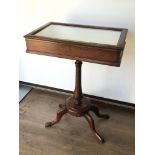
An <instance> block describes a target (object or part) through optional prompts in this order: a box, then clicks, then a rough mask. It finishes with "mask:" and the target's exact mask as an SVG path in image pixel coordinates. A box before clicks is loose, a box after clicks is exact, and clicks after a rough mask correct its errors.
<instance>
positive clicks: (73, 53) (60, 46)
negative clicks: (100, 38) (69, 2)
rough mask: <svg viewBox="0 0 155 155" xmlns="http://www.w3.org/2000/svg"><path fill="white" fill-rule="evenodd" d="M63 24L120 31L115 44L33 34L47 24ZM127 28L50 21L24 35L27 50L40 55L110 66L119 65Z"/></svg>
mask: <svg viewBox="0 0 155 155" xmlns="http://www.w3.org/2000/svg"><path fill="white" fill-rule="evenodd" d="M51 24H53V25H65V26H68V27H81V28H91V29H99V30H112V31H121V35H120V38H119V40H118V43H117V45H116V46H115V45H107V44H98V43H86V42H80V41H69V40H61V39H55V38H52V36H51V37H50V38H49V37H44V36H37V35H35V34H36V33H38V32H39V31H41V30H43V29H45V28H46V27H48V26H49V25H51ZM126 35H127V29H123V28H110V27H100V26H91V25H77V24H69V23H54V22H50V23H47V24H45V25H43V26H42V27H40V28H38V29H36V30H34V31H32V32H31V33H29V34H27V35H25V36H24V37H25V39H26V44H27V50H26V51H27V52H28V53H35V54H41V55H48V56H55V57H60V58H67V59H73V60H81V61H88V62H92V63H99V64H105V65H112V66H120V63H121V57H122V54H123V50H124V47H125V39H126Z"/></svg>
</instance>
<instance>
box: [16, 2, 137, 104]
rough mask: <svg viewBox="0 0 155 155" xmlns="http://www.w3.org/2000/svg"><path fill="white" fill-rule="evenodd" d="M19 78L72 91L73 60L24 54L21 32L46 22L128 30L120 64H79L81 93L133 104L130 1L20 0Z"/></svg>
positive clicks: (23, 41)
mask: <svg viewBox="0 0 155 155" xmlns="http://www.w3.org/2000/svg"><path fill="white" fill-rule="evenodd" d="M19 7H20V20H19V22H20V26H21V28H20V31H19V35H20V38H19V40H17V41H18V43H19V53H20V57H19V60H20V64H19V66H20V68H19V69H20V70H19V80H20V81H25V82H30V83H35V84H40V85H45V86H49V87H55V88H60V89H65V90H71V91H73V90H74V78H75V66H74V61H73V60H67V59H60V58H55V57H48V56H40V55H35V54H27V53H26V52H25V51H26V45H25V40H24V38H23V35H25V34H27V33H29V32H31V31H32V30H34V29H36V28H37V27H39V26H41V25H43V24H45V23H47V22H49V21H54V22H67V23H77V24H89V25H98V26H109V27H121V28H127V29H128V35H127V40H126V47H125V50H124V55H123V59H122V63H121V67H111V66H105V65H99V64H93V63H87V62H84V63H83V67H82V87H83V93H86V94H90V95H95V96H100V97H105V98H111V99H116V100H120V101H126V102H131V103H134V102H135V101H134V76H135V75H134V64H135V63H134V34H135V31H134V0H21V1H20V2H19Z"/></svg>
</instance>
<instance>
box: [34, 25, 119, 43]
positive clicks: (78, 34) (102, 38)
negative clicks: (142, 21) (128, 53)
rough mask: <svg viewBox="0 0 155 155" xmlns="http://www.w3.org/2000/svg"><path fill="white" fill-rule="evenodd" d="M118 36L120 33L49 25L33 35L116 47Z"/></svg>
mask: <svg viewBox="0 0 155 155" xmlns="http://www.w3.org/2000/svg"><path fill="white" fill-rule="evenodd" d="M120 34H121V31H113V30H104V29H92V28H82V27H73V26H64V25H50V26H48V27H46V28H45V29H43V30H41V31H39V32H38V33H36V34H35V35H36V36H43V37H49V38H54V39H61V40H70V41H77V42H86V43H98V44H108V45H117V43H118V40H119V37H120Z"/></svg>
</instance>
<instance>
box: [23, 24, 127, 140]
mask: <svg viewBox="0 0 155 155" xmlns="http://www.w3.org/2000/svg"><path fill="white" fill-rule="evenodd" d="M126 35H127V29H124V28H110V27H99V26H90V25H77V24H68V23H55V22H50V23H47V24H46V25H43V26H42V27H40V28H38V29H36V30H34V31H32V32H31V33H29V34H27V35H25V36H24V37H25V39H26V45H27V52H28V53H35V54H41V55H48V56H54V57H60V58H67V59H72V60H76V61H75V64H76V78H75V90H74V95H73V96H72V97H70V98H68V99H67V100H66V101H65V103H64V104H61V105H59V110H58V112H57V116H56V119H55V120H54V121H51V122H47V123H46V124H45V127H51V126H53V125H54V124H56V123H58V122H59V121H60V120H61V118H62V117H63V115H64V114H66V113H69V114H71V115H72V116H76V117H82V116H83V117H84V118H85V119H86V120H87V121H88V123H89V125H90V128H91V130H92V131H93V133H94V134H95V136H96V137H97V138H98V140H99V141H100V142H104V139H103V137H101V136H100V135H99V133H98V132H97V131H96V129H95V125H94V120H93V118H92V116H91V115H90V114H89V111H93V112H94V113H95V114H96V116H98V117H102V118H105V119H108V118H109V115H107V114H100V113H99V108H98V107H96V106H94V105H93V104H92V103H91V101H90V100H89V99H88V98H87V97H85V96H84V95H83V94H82V87H81V66H82V61H87V62H91V63H98V64H103V65H111V66H120V63H121V58H122V55H123V50H124V47H125V39H126Z"/></svg>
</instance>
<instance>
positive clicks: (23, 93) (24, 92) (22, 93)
mask: <svg viewBox="0 0 155 155" xmlns="http://www.w3.org/2000/svg"><path fill="white" fill-rule="evenodd" d="M31 89H32V87H29V86H25V85H19V102H20V101H21V100H22V99H23V98H24V97H25V96H26V95H27V94H28V93H29V91H30V90H31Z"/></svg>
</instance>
